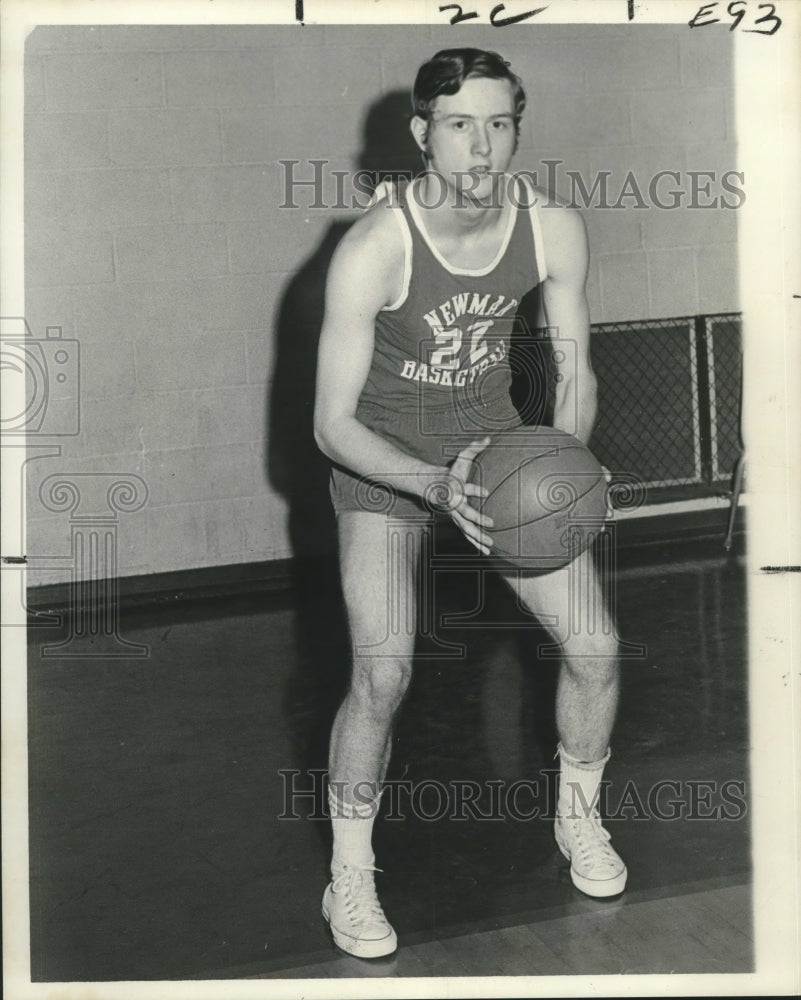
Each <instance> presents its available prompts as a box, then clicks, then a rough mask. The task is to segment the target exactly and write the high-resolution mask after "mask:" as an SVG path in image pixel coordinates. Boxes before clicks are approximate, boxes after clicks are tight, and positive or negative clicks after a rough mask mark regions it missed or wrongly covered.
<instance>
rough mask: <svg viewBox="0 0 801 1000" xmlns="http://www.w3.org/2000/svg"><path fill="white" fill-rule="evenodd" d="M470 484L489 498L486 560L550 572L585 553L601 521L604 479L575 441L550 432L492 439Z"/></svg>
mask: <svg viewBox="0 0 801 1000" xmlns="http://www.w3.org/2000/svg"><path fill="white" fill-rule="evenodd" d="M470 481H471V482H473V483H476V484H478V485H479V486H483V487H485V488H486V489H487V490H488V491H489V493H488V495H487V496H486V497H485V498H484V500H483V501H481V503H480V509H481V511H482V512H483V513H484V514H488V515H489V516H490V517H491V518H492V519H493V521H494V525H493V527H492V528H491V529H485V530H486V531H487V534H489V535H491V536H492V539H493V546H492V549H491V555H493V556H495V557H499V558H501V559H502V560H503V561H504V562H506V563H509V564H510V565H513V566H516V567H520V568H523V569H529V570H554V569H559V567H561V566H564V565H565V564H566V563H568V562H570V561H571V560H572V559H575V557H576V556H577V555H578V554H579V553H580V552H582V551H583V549H585V548H586V547H587V545H588V544H589V542H590V540H591V539H592V537H593V536H594V535H595V534H596V533H597V531H598V530H599V529H600V527H601V526H602V525H603V522H604V520H605V519H606V511H607V504H606V486H607V484H606V477H605V476H604V472H603V469H602V467H601V465H600V463H599V462H598V460H597V459H596V458H595V456H594V455H593V454H592V452H591V451H590V450H589V448H587V446H586V445H585V444H583V443H582V442H581V441H579V439H578V438H576V437H573V435H571V434H567V433H565V432H564V431H560V430H557V429H556V428H553V427H516V428H514V429H513V430H511V431H505V432H503V433H501V434H498V435H496V436H495V437H494V438H493V439H492V441H491V443H490V444H489V446H488V447H487V448H485V450H484V451H483V452H481V453H480V454H479V455H478V456H477V457H476V458H475V460H474V462H473V470H472V473H471V476H470Z"/></svg>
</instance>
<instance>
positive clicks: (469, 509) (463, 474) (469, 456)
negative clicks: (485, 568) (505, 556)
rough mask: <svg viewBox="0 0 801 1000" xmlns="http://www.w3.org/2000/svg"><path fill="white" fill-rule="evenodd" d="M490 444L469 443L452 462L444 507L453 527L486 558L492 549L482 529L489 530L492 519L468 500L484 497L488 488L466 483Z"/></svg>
mask: <svg viewBox="0 0 801 1000" xmlns="http://www.w3.org/2000/svg"><path fill="white" fill-rule="evenodd" d="M489 443H490V439H489V438H488V437H486V438H482V439H481V440H480V441H471V442H470V444H469V445H467V447H466V448H463V449H462V450H461V451H460V452H459V454H458V455H457V456H456V458H455V459H454V460H453V462H452V463H451V467H450V470H449V472H448V476H447V484H448V494H449V496H448V499H447V503H446V505H445V507H446V510H447V511H448V513H449V514H450V516H451V519H452V520H453V521H454V523H455V524H456V526H457V527H458V528H459V530H460V531H461V532H462V534H463V535H464V536H465V538H467V540H468V541H469V542H470V543H471V544H473V545H474V546H475V547H476V548H477V549H478V550H479V552H483V553H484V555H489V551H490V548H491V547H492V538H491V536H490V535H488V534H487V533H486V531H484V530H482V529H483V528H491V527H492V524H493V521H492V518H491V517H489V516H488V515H486V514H482V513H481V511H480V510H478V509H477V508H476V507H474V506H473V505H472V504H471V503H470V498H471V497H479V498H482V497H485V496H486V495H487V489H486V487H484V486H478V485H477V484H476V483H471V482H469V479H470V472H471V469H472V465H473V460H474V459H475V457H476V455H480V454H481V452H482V451H483V450H484V449H485V448H486V447H487V445H488V444H489Z"/></svg>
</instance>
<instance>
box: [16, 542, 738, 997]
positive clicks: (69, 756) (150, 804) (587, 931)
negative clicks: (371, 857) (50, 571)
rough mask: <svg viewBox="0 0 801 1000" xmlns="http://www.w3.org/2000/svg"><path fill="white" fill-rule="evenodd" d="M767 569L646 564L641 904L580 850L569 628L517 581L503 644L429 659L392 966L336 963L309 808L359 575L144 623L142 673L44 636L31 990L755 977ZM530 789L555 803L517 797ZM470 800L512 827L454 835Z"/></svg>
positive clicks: (446, 584)
mask: <svg viewBox="0 0 801 1000" xmlns="http://www.w3.org/2000/svg"><path fill="white" fill-rule="evenodd" d="M741 549H742V538H741V537H740V538H739V539H738V542H737V546H736V548H735V551H734V552H732V553H729V554H726V553H725V552H724V551H723V547H722V544H721V539H720V538H717V539H712V540H705V541H697V540H696V541H692V542H690V543H688V544H650V545H645V546H637V547H633V548H628V549H625V550H623V551H622V552H621V556H620V559H619V565H618V568H617V572H616V575H615V588H614V595H615V602H616V612H617V616H618V621H619V635H620V637H621V639H622V640H623V641H624V643H626V644H627V645H625V646H624V649H625V651H626V652H627V653H629V654H631V655H628V656H626V657H624V659H623V660H622V668H623V686H622V698H621V705H620V712H619V717H618V722H617V726H616V730H615V735H614V741H613V747H612V749H613V756H612V759H611V761H610V763H609V765H608V767H607V772H606V778H607V779H608V780H609V782H610V785H609V788H608V792H607V801H606V812H607V814H608V815H609V817H610V818H609V819H607V821H606V825H607V827H608V829H610V830H611V832H612V835H613V838H614V844H615V846H616V848H617V849H618V850H619V852H620V854H621V855H622V856H623V858H624V859H625V861H626V863H627V865H628V868H629V886H628V889H627V891H626V893H625V894H624V895H623V896H622V897H619V898H618V899H613V900H608V901H603V900H592V899H588V898H587V897H585V896H582V894H581V893H579V892H578V891H577V890H576V889H574V888H573V886H572V885H571V882H570V879H569V875H568V872H567V867H566V863H565V862H564V861H563V860H562V858H561V855H559V853H558V851H557V849H556V847H555V845H554V842H553V837H552V823H551V822H550V821H549V820H548V818H547V814H548V812H549V808H550V798H549V796H550V790H551V788H552V781H551V777H550V775H551V774H552V772H553V769H554V767H555V762H554V760H553V755H554V751H555V744H556V737H555V732H554V722H553V699H554V689H555V678H556V664H555V661H554V660H553V659H552V658H548V657H547V656H543V655H541V653H542V650H541V649H539V652H538V647H541V645H542V642H543V633H542V632H541V631H540V630H539V629H538V628H536V626H535V625H534V623H533V622H532V621H531V620H526V619H525V618H524V617H523V615H522V614H521V613H520V612H519V611H518V610H517V608H516V607H515V605H514V602H513V601H512V600H511V599H510V597H509V596H508V594H507V593H506V592H505V591H504V590H503V589H502V587H501V585H500V584H498V582H497V581H496V580H495V578H494V577H488V578H485V579H486V588H485V592H484V597H483V608H482V612H481V622H483V624H482V625H481V627H471V626H475V625H476V620H473V621H472V622H471V621H468V622H466V623H465V622H464V621H463V622H461V623H448V621H447V619H446V620H444V621H443V620H440V621H439V622H438V624H437V628H436V630H435V631H436V636H437V640H438V641H439V642H441V643H448V644H454V645H459V644H461V645H462V646H463V652H462V653H461V654H460V655H451V656H449V657H440V656H436V655H434V654H436V653H437V652H442V650H443V648H444V647H442V646H437V645H436V643H433V644H432V642H431V641H430V640H429V642H428V644H427V645H425V646H424V647H422V648H421V656H420V658H419V660H418V662H417V664H416V670H415V675H414V679H413V682H412V686H411V688H410V691H409V694H408V696H407V700H406V702H405V704H404V707H403V710H402V713H401V716H400V719H399V722H398V725H397V729H396V733H395V741H394V756H393V761H392V766H391V770H390V774H389V778H390V779H394V780H395V782H396V783H400V782H407V785H406V786H402V785H401V784H397V786H396V787H397V789H398V791H397V795H396V806H397V811H398V812H399V813H400V814H402V816H403V819H396V820H391V819H387V818H383V819H379V820H378V821H377V823H376V831H375V850H376V857H377V864H378V865H379V867H380V868H381V869H383V873H382V874H380V875H378V876H377V879H378V887H379V892H380V896H381V900H382V903H383V905H384V908H385V911H386V913H387V915H388V917H389V919H390V920H391V921H392V923H393V924H394V926H395V928H396V930H397V932H398V936H399V939H400V949H399V951H398V952H397V953H396V955H395V956H392V957H391V958H390V959H386V960H375V961H373V962H364V961H360V960H358V959H353V958H350V957H349V956H347V955H344V954H343V953H341V952H339V951H338V950H337V949H336V948H335V946H334V945H333V943H332V942H331V940H330V937H329V935H328V931H327V928H326V927H325V925H324V923H323V921H322V919H321V917H320V897H321V895H322V891H323V888H324V887H325V883H326V880H327V865H328V858H329V845H330V839H329V829H328V824H327V822H326V821H325V819H323V818H316V816H317V812H316V810H317V809H318V804H317V803H316V802H315V800H314V798H313V797H312V796H302V795H297V796H295V798H294V799H293V798H291V797H289V796H288V793H289V791H290V790H291V789H292V788H293V787H294V789H295V790H296V791H303V790H310V789H313V788H314V787H317V788H318V790H319V789H321V788H322V785H321V778H320V775H319V772H320V771H321V770H322V769H324V768H325V766H326V748H327V740H328V733H329V729H330V724H331V720H332V718H333V715H334V713H335V711H336V708H337V705H338V702H339V699H340V698H341V696H342V693H343V690H344V685H345V683H346V677H347V661H348V655H347V644H346V641H345V630H344V620H343V614H342V607H341V601H340V598H339V592H338V587H337V581H336V572H335V567H334V565H333V564H332V563H328V562H326V563H324V564H315V565H314V566H313V567H310V568H308V569H304V568H303V566H301V567H299V568H298V569H297V572H296V577H295V579H294V582H293V586H291V587H287V588H283V589H281V590H276V591H274V592H272V593H265V592H264V591H261V592H256V591H254V592H253V593H250V594H243V593H241V592H240V593H238V594H237V595H236V596H232V597H228V598H221V597H216V598H215V599H213V600H211V599H207V600H200V599H198V600H188V599H184V600H181V601H160V602H154V603H153V604H152V605H149V606H147V605H141V606H138V607H135V608H126V607H125V606H124V607H123V610H122V614H121V620H120V623H119V624H120V630H121V635H122V636H123V637H124V638H125V639H126V640H128V641H130V642H134V643H140V644H144V645H145V646H147V647H148V649H147V651H146V652H147V655H145V656H142V657H140V658H127V659H126V658H121V659H113V658H108V657H104V656H103V650H102V647H101V646H99V645H98V647H97V649H95V650H94V653H96V654H97V655H91V656H84V657H80V658H67V657H63V656H59V655H58V651H57V650H56V651H55V652H56V655H52V653H53V652H54V651H52V650H51V651H49V654H48V655H42V650H43V645H44V644H53V643H55V642H58V641H59V639H60V638H64V637H66V635H67V633H66V631H64V630H62V631H59V629H58V628H48V629H44V628H41V629H39V628H32V629H31V630H30V633H29V635H30V649H29V654H30V655H29V753H30V772H29V773H30V834H31V837H30V852H31V946H32V967H31V968H32V979H33V980H34V981H45V982H54V981H98V980H151V979H215V978H220V979H225V978H228V979H233V978H241V979H245V978H273V979H281V978H298V977H308V978H318V977H319V978H328V977H339V976H459V975H471V976H480V975H504V974H506V975H524V974H530V975H541V974H569V973H595V974H604V973H616V972H636V973H648V972H700V973H703V972H747V971H750V970H751V969H752V968H753V956H752V944H751V942H752V931H751V902H750V862H751V859H750V833H749V815H748V728H747V720H748V703H747V689H746V658H745V649H746V622H745V607H746V598H745V573H744V566H743V558H742V554H741ZM478 581H479V577H478V574H477V573H476V572H475V571H474V570H469V569H465V570H464V571H461V572H447V573H442V574H441V575H440V576H439V577H437V582H436V600H437V608H438V611H439V612H440V613H441V614H442V615H445V616H447V615H449V614H450V615H452V616H454V615H456V616H458V615H464V614H465V613H469V612H470V610H471V609H473V608H475V607H476V604H477V595H478V593H479V589H478V588H479V582H478ZM499 623H506V624H507V626H508V627H505V628H497V627H487V626H488V625H493V624H494V625H498V624H499ZM640 647H642V648H640ZM521 781H523V782H533V781H536V782H537V786H536V788H535V787H534V786H533V785H530V784H527V785H518V786H516V787H517V788H518V794H517V796H516V797H513V796H512V795H511V793H510V789H512V788H513V787H514V783H515V782H521ZM460 782H462V783H465V782H472V783H476V784H477V785H478V787H480V789H481V794H480V797H479V798H478V799H477V800H476V808H477V810H478V811H479V812H480V813H481V814H483V816H484V817H486V816H487V815H495V818H482V816H481V815H479V816H472V817H471V816H469V815H468V814H467V813H465V811H464V809H463V810H462V815H463V816H464V818H454V815H458V814H459V807H458V802H457V800H456V798H455V796H456V795H457V794H458V788H459V783H460ZM492 782H495V783H496V785H495V788H496V789H500V791H498V792H495V793H493V792H492V788H493V786H492V784H491V783H492ZM293 783H294V784H293ZM315 783H316V784H315ZM424 783H427V784H424ZM436 783H440V784H439V786H438V785H436ZM668 783H669V784H668ZM404 787H405V788H406V789H407V790H408V789H410V788H411V789H416V793H415V794H416V796H417V798H416V799H415V794H408V792H406V793H404V792H403V788H404ZM437 787H441V788H442V789H444V790H445V792H446V793H447V798H445V799H443V800H440V799H439V794H438V793H437V791H436V789H437ZM462 787H466V786H465V785H464V784H463V785H462ZM491 794H497V795H498V796H500V798H499V799H498V800H497V801H498V802H500V803H501V806H500V808H499V809H497V810H495V811H493V806H492V801H493V800H492V799H491ZM413 804H416V805H417V810H416V813H417V814H415V810H414V809H413ZM388 806H389V803H387V801H386V797H385V802H384V809H385V810H386V809H387V808H388ZM535 806H536V807H537V808H539V810H540V815H538V816H535V815H533V814H534V807H535ZM443 811H444V812H445V814H444V815H442V813H443ZM288 814H294V815H295V816H297V817H298V818H294V819H293V818H287V817H288ZM280 816H284V818H280V819H279V817H280ZM438 816H439V818H437V817H438Z"/></svg>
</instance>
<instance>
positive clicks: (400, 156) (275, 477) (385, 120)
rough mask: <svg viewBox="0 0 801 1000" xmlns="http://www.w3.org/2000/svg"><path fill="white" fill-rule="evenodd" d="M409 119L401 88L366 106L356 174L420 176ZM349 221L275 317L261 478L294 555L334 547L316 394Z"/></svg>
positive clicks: (331, 231) (329, 235)
mask: <svg viewBox="0 0 801 1000" xmlns="http://www.w3.org/2000/svg"><path fill="white" fill-rule="evenodd" d="M409 117H410V108H409V97H408V94H407V93H406V92H404V91H395V92H393V93H390V94H387V95H385V96H384V97H382V98H381V99H380V100H379V101H378V102H376V103H375V104H374V105H372V106H371V107H370V109H369V110H368V112H367V116H366V118H365V123H364V128H363V144H362V149H361V151H360V153H359V155H358V156H357V157H356V159H355V161H354V169H355V170H366V171H369V172H370V173H371V174H372V175H374V176H375V179H376V182H378V181H380V180H382V179H383V178H384V177H387V176H389V175H392V174H397V173H401V172H402V173H405V174H407V175H409V174H416V173H419V172H420V171H421V170H422V163H421V160H420V154H419V151H418V149H417V147H416V145H415V144H414V141H413V140H412V138H411V135H410V134H409V127H408V122H409ZM298 216H299V218H300V217H301V216H300V213H298ZM354 221H355V220H354V219H353V218H345V219H335V220H334V221H332V222H331V224H330V226H329V228H328V230H327V232H326V234H325V236H324V237H323V239H322V242H321V243H320V245H319V246H318V247H317V248H316V249H315V251H314V252H313V253H312V254H311V256H310V257H309V258H308V259H307V260H306V261H305V263H304V264H303V265H302V266H301V268H300V270H299V271H298V272H297V274H296V275H295V276H294V277H293V278H292V280H291V281H290V283H289V285H288V286H287V288H286V291H285V292H284V296H283V299H282V301H281V305H280V309H279V312H278V327H277V331H276V334H277V338H276V346H277V350H276V363H275V368H274V370H273V377H272V381H273V386H272V393H271V405H270V410H269V413H268V414H267V440H268V441H269V449H268V455H267V463H268V468H267V475H268V479H269V482H270V485H271V486H272V487H273V489H275V490H276V491H277V492H278V493H280V494H281V496H283V497H284V499H285V500H286V501H287V502H288V504H289V511H290V521H289V531H290V541H291V544H292V553H293V555H294V556H295V557H296V558H306V557H313V556H318V555H327V554H330V553H332V552H333V551H334V550H335V534H336V526H335V522H334V516H333V512H332V509H331V503H330V500H329V498H328V475H329V469H330V465H329V462H328V460H327V459H326V458H325V457H324V456H323V455H322V454H321V453H320V451H319V449H318V448H317V445H316V443H315V441H314V433H313V415H314V390H315V384H316V374H317V372H316V366H317V345H318V341H319V339H320V329H321V326H322V321H323V311H324V306H325V301H324V299H325V282H326V276H327V273H328V266H329V264H330V262H331V257H332V255H333V253H334V250H335V249H336V247H337V244H338V243H339V241H340V240H341V239H342V237H343V236H344V235H345V233H346V232H347V230H348V229H349V228H350V226H351V225H352V224H353V222H354Z"/></svg>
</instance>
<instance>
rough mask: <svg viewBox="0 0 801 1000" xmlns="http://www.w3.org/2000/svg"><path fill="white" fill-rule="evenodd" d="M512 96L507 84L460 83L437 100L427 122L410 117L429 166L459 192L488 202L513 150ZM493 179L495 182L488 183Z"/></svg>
mask: <svg viewBox="0 0 801 1000" xmlns="http://www.w3.org/2000/svg"><path fill="white" fill-rule="evenodd" d="M514 112H515V107H514V94H513V91H512V85H511V84H510V83H509V81H508V80H491V79H487V78H485V77H479V78H475V79H470V80H465V82H464V83H463V84H462V87H461V89H460V90H459V92H458V93H457V94H451V95H443V96H440V97H438V98H437V99H436V101H435V102H434V106H433V108H432V111H431V118H430V121H429V122H428V133H427V135H426V122H424V121H423V120H422V119H420V118H414V119H412V131H413V133H414V137H415V139H416V140H417V144H418V145H419V146H420V148H421V149H422V150H423V151H424V152H425V153H426V155H427V157H428V160H429V166H430V168H431V169H432V170H436V171H437V173H439V174H441V175H442V176H443V177H444V178H445V180H446V181H447V183H448V185H449V186H452V187H453V188H455V189H456V190H458V191H463V192H464V193H465V195H466V196H467V197H470V198H473V199H475V200H477V201H483V200H486V199H487V198H489V197H490V196H491V195H492V192H493V185H494V184H497V181H498V175H499V174H501V173H503V171H505V170H506V169H507V167H508V166H509V163H510V162H511V159H512V155H513V153H514V150H515V146H516V137H515V122H514ZM493 175H495V176H494V179H493Z"/></svg>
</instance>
